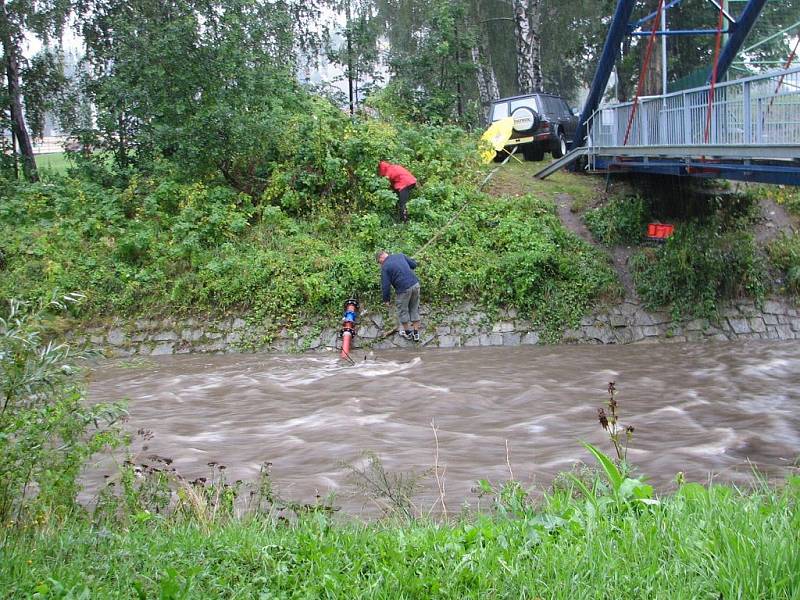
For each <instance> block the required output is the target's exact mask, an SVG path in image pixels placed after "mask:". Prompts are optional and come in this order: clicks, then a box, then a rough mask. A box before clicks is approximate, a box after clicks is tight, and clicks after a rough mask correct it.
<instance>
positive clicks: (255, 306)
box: [0, 114, 616, 336]
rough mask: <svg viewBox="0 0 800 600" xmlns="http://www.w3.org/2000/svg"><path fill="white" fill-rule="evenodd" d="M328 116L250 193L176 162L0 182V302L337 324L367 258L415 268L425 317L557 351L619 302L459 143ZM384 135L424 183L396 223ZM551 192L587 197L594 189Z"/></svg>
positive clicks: (584, 251)
mask: <svg viewBox="0 0 800 600" xmlns="http://www.w3.org/2000/svg"><path fill="white" fill-rule="evenodd" d="M328 119H329V121H328V122H327V123H326V127H328V128H329V129H330V131H324V132H323V133H322V134H321V137H323V138H324V139H332V138H334V136H338V137H337V139H338V141H337V143H338V144H340V147H336V146H334V145H333V143H331V144H327V145H324V144H320V145H319V146H318V147H316V146H314V147H312V148H308V147H306V148H303V147H298V148H294V147H292V150H294V151H295V152H297V154H296V155H294V156H291V155H289V156H284V159H285V160H284V162H282V163H276V164H273V165H272V169H273V170H272V174H271V175H270V177H269V179H268V183H266V184H264V185H265V187H264V189H263V191H262V192H260V193H259V194H258V195H257V196H254V195H248V194H245V193H242V192H240V191H237V190H235V189H233V188H232V187H231V186H230V185H229V184H227V183H226V182H223V181H220V180H214V179H211V180H203V181H201V180H192V179H186V178H184V177H183V176H182V174H181V172H180V171H179V170H176V168H175V167H174V165H170V164H161V165H159V166H157V167H154V169H157V170H158V172H157V173H156V174H154V173H149V174H143V173H142V174H135V175H133V176H130V175H129V174H128V176H126V177H124V178H122V179H120V180H119V181H117V180H114V181H116V183H114V182H113V181H105V180H104V177H106V176H109V177H110V174H109V173H105V175H103V172H102V170H103V169H104V168H106V167H103V166H102V165H97V164H89V165H83V167H82V168H83V171H80V170H79V171H76V177H74V178H61V177H57V176H53V177H50V178H49V180H47V181H45V182H43V183H39V184H23V183H11V182H7V184H6V185H4V186H3V188H2V191H0V271H2V278H0V298H10V297H17V298H21V299H25V300H31V301H39V300H42V299H44V298H47V297H49V296H50V295H51V294H52V292H53V290H60V291H62V292H68V291H79V292H81V293H83V294H85V295H86V297H87V299H86V302H85V303H84V304H83V308H82V312H81V313H75V314H76V315H78V314H79V317H80V318H83V319H95V318H103V317H107V316H122V317H136V316H140V315H154V314H155V315H176V314H189V313H192V314H197V313H204V312H217V313H220V312H221V313H232V312H237V313H249V314H250V315H251V316H252V317H253V318H256V319H259V320H262V321H267V322H272V323H274V325H275V327H276V328H281V327H284V326H286V325H289V326H290V327H291V326H292V325H293V324H295V323H302V322H303V321H304V320H308V319H310V318H314V319H318V317H319V315H329V316H330V318H331V320H332V322H335V321H336V320H338V318H339V312H340V309H341V306H340V305H341V303H342V302H343V301H344V299H346V298H348V297H349V296H350V295H351V294H353V293H357V294H359V295H360V297H361V299H362V301H364V302H366V303H368V304H371V305H373V306H376V305H379V302H380V297H379V279H380V278H379V270H378V268H377V267H376V265H375V262H374V259H373V256H374V253H375V251H376V250H377V249H378V248H386V249H388V250H389V251H391V252H395V251H401V252H405V253H406V254H409V255H412V256H415V257H416V258H418V259H420V260H419V263H420V267H419V276H420V279H421V281H422V284H423V290H424V291H423V294H424V301H425V302H426V303H428V304H431V305H434V306H448V305H450V304H451V303H452V302H458V303H461V302H464V301H472V302H475V303H478V304H481V305H483V306H485V307H487V308H488V309H493V308H498V307H501V306H511V307H515V308H516V309H517V310H518V311H519V313H521V314H522V315H525V316H530V317H532V318H533V320H535V321H537V322H538V323H540V324H541V325H543V326H544V328H545V329H547V331H549V332H550V333H551V335H552V336H555V335H556V332H558V331H560V330H561V329H563V328H564V327H565V326H567V325H574V324H575V323H576V322H577V321H578V320H579V319H580V318H581V316H582V315H583V313H584V312H585V311H586V310H587V308H588V307H589V306H590V305H591V304H593V303H594V302H595V301H597V300H598V299H599V298H602V297H605V296H612V295H613V294H614V293H615V285H616V284H615V280H614V275H613V273H612V271H611V269H610V268H609V265H608V261H607V259H606V258H605V257H604V256H603V254H602V253H601V252H599V251H598V250H597V249H595V248H593V247H592V246H591V245H589V244H586V243H585V242H584V241H582V240H580V239H579V238H578V237H577V236H576V235H574V234H573V233H572V232H570V231H568V230H567V229H566V228H565V227H564V226H563V225H562V223H561V222H560V221H559V219H558V217H557V215H556V210H555V206H554V204H553V196H552V195H551V193H549V192H548V193H546V194H545V193H542V194H530V193H527V194H523V195H518V194H513V195H504V194H502V192H499V191H498V192H497V195H491V194H487V193H483V192H481V191H478V190H477V184H478V182H479V181H480V180H481V179H482V178H483V177H484V176H485V174H486V173H487V172H488V170H489V167H486V166H483V165H481V164H480V163H479V162H478V161H477V159H476V156H477V155H476V146H475V140H474V139H472V138H470V137H469V136H467V135H466V134H465V133H464V132H463V131H461V130H458V129H454V128H431V127H428V128H422V127H411V126H409V127H406V128H405V129H394V128H393V127H392V126H391V125H388V124H385V123H377V122H372V121H370V122H366V123H363V124H356V125H354V124H352V123H351V122H350V121H349V120H348V119H346V118H345V117H343V116H339V115H336V114H331V115H328ZM378 134H380V137H381V139H387V140H394V145H392V144H389V149H390V150H391V149H394V150H393V151H392V153H393V154H394V155H395V156H399V157H400V158H401V159H402V162H403V163H404V164H406V165H408V166H409V167H410V168H411V169H412V171H413V172H414V173H415V174H416V175H417V177H418V178H419V180H420V186H419V189H418V190H417V191H416V192H415V193H414V195H413V196H412V200H411V201H410V203H409V213H410V221H409V223H408V224H407V225H401V224H398V223H396V220H395V206H394V205H395V200H396V199H395V195H394V193H392V192H391V191H390V190H389V189H388V184H387V181H386V180H385V179H382V178H379V177H378V176H377V175H376V173H375V165H376V164H377V160H378V157H379V156H380V154H379V152H378V149H377V146H376V142H375V139H377V137H378ZM298 135H299V134H298ZM80 173H83V174H82V175H81V174H80ZM559 185H560V186H561V187H570V186H571V187H572V188H575V189H577V190H579V191H580V193H583V194H588V193H590V191H591V190H592V185H593V183H592V182H589V181H586V182H584V181H581V180H580V179H579V178H572V179H569V178H567V179H565V181H563V182H561V183H560V184H559ZM462 208H463V211H462ZM459 211H462V212H459ZM455 214H458V215H459V216H458V218H457V219H455V220H454V221H451V220H452V218H453V216H454V215H455ZM433 238H435V240H434V242H433V243H432V244H431V245H429V246H427V247H426V249H425V252H424V254H423V255H422V256H419V255H418V252H419V250H420V249H421V248H422V247H424V246H425V245H426V244H427V243H428V242H429V241H430V240H431V239H433Z"/></svg>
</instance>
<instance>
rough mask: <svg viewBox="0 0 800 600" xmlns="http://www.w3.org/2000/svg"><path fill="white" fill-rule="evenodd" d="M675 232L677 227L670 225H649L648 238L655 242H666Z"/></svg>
mask: <svg viewBox="0 0 800 600" xmlns="http://www.w3.org/2000/svg"><path fill="white" fill-rule="evenodd" d="M674 232H675V226H674V225H670V224H669V223H648V225H647V237H648V238H650V239H653V240H662V241H663V240H665V239H667V238H668V237H669V236H671V235H672V234H673V233H674Z"/></svg>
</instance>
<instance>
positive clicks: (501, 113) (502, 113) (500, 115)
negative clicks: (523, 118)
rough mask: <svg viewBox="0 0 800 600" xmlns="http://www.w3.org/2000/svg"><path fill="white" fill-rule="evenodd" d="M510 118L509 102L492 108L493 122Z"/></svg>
mask: <svg viewBox="0 0 800 600" xmlns="http://www.w3.org/2000/svg"><path fill="white" fill-rule="evenodd" d="M507 116H508V102H501V103H499V104H495V105H494V107H493V108H492V121H499V120H500V119H505V118H506V117H507Z"/></svg>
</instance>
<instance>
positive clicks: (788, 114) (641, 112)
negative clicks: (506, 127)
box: [587, 67, 800, 152]
mask: <svg viewBox="0 0 800 600" xmlns="http://www.w3.org/2000/svg"><path fill="white" fill-rule="evenodd" d="M781 78H783V79H782V81H781ZM776 90H777V92H776ZM710 93H711V89H710V86H707V87H702V88H696V89H692V90H684V91H681V92H676V93H673V94H668V95H666V96H655V97H643V98H640V99H639V107H638V108H637V109H636V114H635V115H634V118H633V122H632V123H631V128H630V133H629V134H628V140H627V143H624V142H625V132H626V129H627V127H628V120H629V118H630V114H631V111H632V110H633V103H632V102H628V103H625V104H618V105H612V106H605V107H601V108H599V109H598V110H597V111H596V112H595V113H594V114H593V115H592V117H590V119H589V123H588V128H587V131H588V132H589V141H588V146H589V148H590V152H591V151H592V149H595V148H608V147H620V146H623V145H624V146H632V147H636V146H648V147H652V146H703V145H709V146H724V145H746V146H759V145H764V146H766V145H779V144H792V145H797V144H800V67H796V68H794V69H788V70H781V71H773V72H770V73H766V74H764V75H758V76H755V77H748V78H746V79H738V80H735V81H731V82H728V83H721V84H717V86H716V87H715V89H714V101H713V103H712V106H711V119H710V123H708V125H707V119H708V105H709V94H710ZM706 129H708V137H707V138H706Z"/></svg>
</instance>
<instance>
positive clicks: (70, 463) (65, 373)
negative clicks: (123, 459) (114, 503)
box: [0, 296, 120, 525]
mask: <svg viewBox="0 0 800 600" xmlns="http://www.w3.org/2000/svg"><path fill="white" fill-rule="evenodd" d="M66 300H67V301H70V302H71V301H73V300H74V298H73V297H71V296H69V297H66ZM56 306H57V307H58V308H62V309H63V308H64V306H63V305H62V304H60V303H58V304H56ZM43 317H44V313H43V312H42V311H38V312H31V311H27V310H25V307H24V306H22V305H20V304H19V303H18V302H16V301H12V302H11V303H10V306H9V310H8V316H7V317H6V318H0V403H1V405H0V524H2V525H6V524H7V523H8V522H10V521H11V520H16V521H20V520H26V519H28V518H30V517H31V516H36V515H38V514H40V513H53V512H58V513H63V512H64V511H68V510H70V509H71V508H73V507H74V503H75V500H76V498H75V497H76V494H77V491H78V482H77V478H78V474H79V472H80V470H81V468H82V467H83V463H84V461H85V460H86V459H87V458H88V457H89V456H90V455H91V454H92V453H94V452H97V451H98V450H100V449H101V448H103V447H104V446H106V445H108V444H114V443H117V442H118V440H119V438H118V436H117V435H116V431H115V429H113V428H112V427H111V425H112V424H113V422H114V421H115V420H116V418H117V417H118V416H119V415H120V408H119V407H118V406H113V405H102V404H96V405H94V406H91V407H87V406H86V405H85V403H84V398H83V394H82V393H81V390H80V387H79V386H78V384H77V383H76V381H75V377H74V375H75V374H76V370H75V368H74V367H73V365H72V364H71V363H72V361H73V360H74V357H73V356H72V354H71V352H70V348H69V347H68V346H66V345H63V344H55V343H53V342H48V341H45V340H43V339H42V337H41V333H40V327H41V325H40V323H39V321H40V320H41V319H42V318H43ZM100 423H102V425H100Z"/></svg>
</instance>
